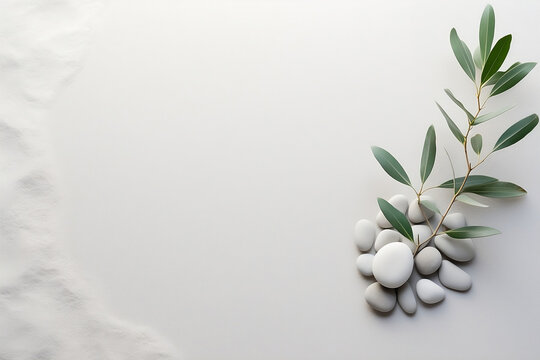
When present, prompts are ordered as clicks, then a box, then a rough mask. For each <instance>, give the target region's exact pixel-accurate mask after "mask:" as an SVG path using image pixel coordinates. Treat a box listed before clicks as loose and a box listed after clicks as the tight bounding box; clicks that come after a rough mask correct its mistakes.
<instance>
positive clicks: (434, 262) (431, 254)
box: [414, 246, 442, 275]
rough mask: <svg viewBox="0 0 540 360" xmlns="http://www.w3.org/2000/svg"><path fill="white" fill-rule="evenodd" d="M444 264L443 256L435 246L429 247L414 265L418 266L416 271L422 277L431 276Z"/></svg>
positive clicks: (415, 260)
mask: <svg viewBox="0 0 540 360" xmlns="http://www.w3.org/2000/svg"><path fill="white" fill-rule="evenodd" d="M441 262H442V255H441V253H440V252H439V250H437V249H436V248H434V247H433V246H428V247H426V248H425V249H423V250H422V251H420V252H419V253H418V254H416V257H415V258H414V264H415V265H416V270H418V272H419V273H420V274H422V275H430V274H433V273H434V272H435V271H437V270H439V267H440V266H441Z"/></svg>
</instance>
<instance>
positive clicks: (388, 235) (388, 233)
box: [374, 229, 401, 251]
mask: <svg viewBox="0 0 540 360" xmlns="http://www.w3.org/2000/svg"><path fill="white" fill-rule="evenodd" d="M400 240H401V234H400V233H398V232H397V231H396V230H390V229H384V230H383V231H381V232H380V233H379V235H377V238H376V239H375V245H374V248H375V251H379V250H381V248H382V247H383V246H384V245H387V244H390V243H393V242H397V241H400Z"/></svg>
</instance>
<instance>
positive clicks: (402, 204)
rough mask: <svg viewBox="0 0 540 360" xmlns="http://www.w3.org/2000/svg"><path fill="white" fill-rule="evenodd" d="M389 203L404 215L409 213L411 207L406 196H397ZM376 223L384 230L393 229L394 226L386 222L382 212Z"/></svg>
mask: <svg viewBox="0 0 540 360" xmlns="http://www.w3.org/2000/svg"><path fill="white" fill-rule="evenodd" d="M388 202H389V203H390V204H391V205H393V206H394V207H395V208H396V209H398V210H399V211H401V212H402V213H404V214H405V213H406V212H407V208H408V207H409V200H408V199H407V197H406V196H405V195H402V194H397V195H394V196H392V197H391V198H390V199H389V200H388ZM375 222H376V223H377V225H379V227H381V228H383V229H388V228H391V227H392V224H390V222H389V221H388V220H386V218H385V217H384V215H383V213H382V211H380V210H379V212H378V213H377V216H376V218H375Z"/></svg>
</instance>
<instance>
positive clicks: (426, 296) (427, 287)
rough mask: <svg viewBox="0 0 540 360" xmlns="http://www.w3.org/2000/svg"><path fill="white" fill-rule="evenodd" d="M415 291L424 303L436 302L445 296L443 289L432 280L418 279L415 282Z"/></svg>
mask: <svg viewBox="0 0 540 360" xmlns="http://www.w3.org/2000/svg"><path fill="white" fill-rule="evenodd" d="M416 293H417V294H418V297H419V298H420V300H422V301H423V302H425V303H426V304H436V303H438V302H441V301H443V300H444V298H445V294H444V289H443V288H442V287H440V286H439V285H437V284H435V283H434V282H433V281H431V280H428V279H420V280H418V282H417V283H416Z"/></svg>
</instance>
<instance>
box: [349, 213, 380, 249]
mask: <svg viewBox="0 0 540 360" xmlns="http://www.w3.org/2000/svg"><path fill="white" fill-rule="evenodd" d="M376 233H377V227H376V226H375V224H374V223H373V222H372V221H369V220H366V219H362V220H360V221H358V222H357V223H356V225H355V227H354V241H355V243H356V246H358V249H359V250H360V251H369V249H371V247H372V246H373V242H374V241H375V235H376Z"/></svg>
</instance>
